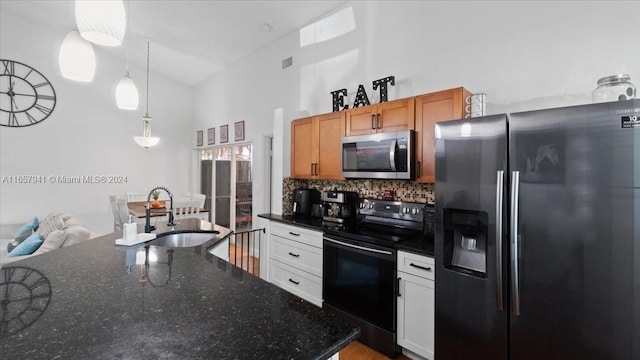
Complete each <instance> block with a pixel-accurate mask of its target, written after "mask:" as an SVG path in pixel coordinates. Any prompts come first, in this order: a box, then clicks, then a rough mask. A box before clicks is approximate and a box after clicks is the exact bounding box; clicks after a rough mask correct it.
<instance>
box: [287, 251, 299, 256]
mask: <svg viewBox="0 0 640 360" xmlns="http://www.w3.org/2000/svg"><path fill="white" fill-rule="evenodd" d="M289 255H291V256H293V257H300V254H294V253H292V252H289Z"/></svg>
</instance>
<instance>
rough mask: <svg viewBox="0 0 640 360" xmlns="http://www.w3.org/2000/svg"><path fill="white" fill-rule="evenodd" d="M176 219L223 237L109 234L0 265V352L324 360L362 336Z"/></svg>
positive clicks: (207, 226)
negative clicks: (136, 238)
mask: <svg viewBox="0 0 640 360" xmlns="http://www.w3.org/2000/svg"><path fill="white" fill-rule="evenodd" d="M179 222H180V224H179V225H178V226H176V228H175V230H176V231H207V230H217V231H219V232H220V233H219V234H218V235H217V236H214V237H213V238H212V240H210V241H208V242H206V243H205V244H203V245H199V246H195V247H190V248H169V247H161V246H156V245H153V241H151V242H149V243H147V244H141V245H134V246H132V247H124V246H116V245H115V239H116V238H119V237H120V235H121V234H120V233H113V234H109V235H105V236H102V237H99V238H96V239H93V240H89V241H86V242H83V243H79V244H75V245H71V246H69V247H65V248H62V249H58V250H54V251H50V252H48V253H45V254H42V255H38V256H34V257H30V258H27V259H24V260H21V261H16V262H14V263H11V264H7V265H6V266H3V267H2V269H0V290H1V291H0V303H1V305H2V313H0V316H1V317H0V321H1V322H0V355H1V357H2V358H3V359H19V358H20V359H27V358H28V359H53V358H61V359H158V358H171V359H183V358H184V359H186V358H189V359H193V358H206V359H326V358H328V357H330V356H331V355H333V354H334V353H336V352H337V351H338V350H340V349H341V348H342V347H344V346H345V345H347V344H348V343H349V342H351V341H352V340H353V339H355V338H357V336H358V335H359V332H360V331H359V329H358V328H356V327H355V326H353V325H352V324H350V323H347V322H344V321H343V320H340V319H338V318H336V317H334V316H333V315H332V314H330V313H327V312H324V311H323V310H322V309H320V308H318V307H316V306H314V305H312V304H310V303H308V302H306V301H304V300H302V299H300V298H298V297H296V296H294V295H291V294H289V293H288V292H286V291H285V290H282V289H280V288H278V287H277V286H275V285H273V284H270V283H268V282H266V281H264V280H262V279H260V278H258V277H255V276H253V275H251V274H249V273H247V272H244V271H242V270H240V269H239V268H236V267H234V266H233V265H231V264H229V263H227V262H226V261H224V260H221V259H219V258H217V257H215V256H214V255H211V254H210V253H209V252H208V251H207V249H210V248H211V247H213V246H214V245H215V244H216V243H218V242H220V241H221V240H223V239H224V238H225V237H226V236H228V235H229V234H230V233H231V232H230V231H229V230H228V229H226V228H223V227H219V226H216V225H213V224H211V223H208V222H206V221H202V220H198V219H186V220H184V219H182V220H179ZM167 230H170V229H166V228H162V229H159V230H157V231H156V232H165V231H167ZM145 259H147V260H148V263H149V265H148V267H147V266H145V265H144V264H139V263H140V262H144V260H145ZM136 260H138V261H137V262H138V264H137V263H136ZM9 279H11V282H9V281H8V280H9Z"/></svg>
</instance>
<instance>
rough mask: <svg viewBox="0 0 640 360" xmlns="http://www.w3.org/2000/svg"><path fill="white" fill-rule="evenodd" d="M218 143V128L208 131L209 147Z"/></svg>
mask: <svg viewBox="0 0 640 360" xmlns="http://www.w3.org/2000/svg"><path fill="white" fill-rule="evenodd" d="M215 143H216V128H208V129H207V145H213V144H215Z"/></svg>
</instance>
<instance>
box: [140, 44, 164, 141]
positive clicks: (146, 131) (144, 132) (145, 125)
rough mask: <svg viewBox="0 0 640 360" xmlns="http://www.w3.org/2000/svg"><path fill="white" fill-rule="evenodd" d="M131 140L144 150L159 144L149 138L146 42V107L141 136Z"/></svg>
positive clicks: (153, 138)
mask: <svg viewBox="0 0 640 360" xmlns="http://www.w3.org/2000/svg"><path fill="white" fill-rule="evenodd" d="M133 140H134V141H135V142H136V143H137V144H138V145H140V146H142V147H143V148H145V149H146V150H148V149H149V148H150V147H152V146H155V145H157V144H158V142H160V138H157V137H153V136H151V116H149V41H148V40H147V105H146V110H145V114H144V116H143V117H142V136H134V137H133Z"/></svg>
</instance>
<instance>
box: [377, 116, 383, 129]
mask: <svg viewBox="0 0 640 360" xmlns="http://www.w3.org/2000/svg"><path fill="white" fill-rule="evenodd" d="M376 118H377V121H376V122H377V124H378V129H382V127H381V125H380V114H376Z"/></svg>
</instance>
